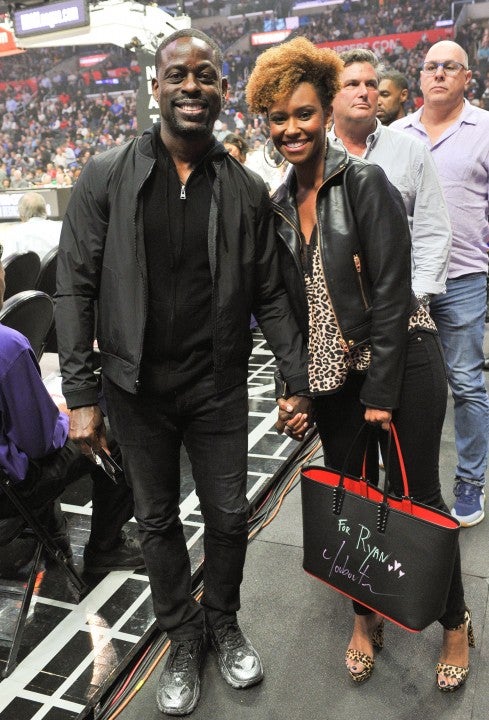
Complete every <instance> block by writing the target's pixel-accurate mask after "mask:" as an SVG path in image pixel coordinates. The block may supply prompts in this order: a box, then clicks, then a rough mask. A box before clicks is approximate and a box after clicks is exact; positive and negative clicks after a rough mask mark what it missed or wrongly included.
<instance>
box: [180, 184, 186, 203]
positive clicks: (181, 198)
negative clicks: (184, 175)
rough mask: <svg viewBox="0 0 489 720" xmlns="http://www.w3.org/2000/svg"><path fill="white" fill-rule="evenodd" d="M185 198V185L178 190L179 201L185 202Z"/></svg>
mask: <svg viewBox="0 0 489 720" xmlns="http://www.w3.org/2000/svg"><path fill="white" fill-rule="evenodd" d="M186 199H187V196H186V194H185V185H182V187H181V188H180V200H186Z"/></svg>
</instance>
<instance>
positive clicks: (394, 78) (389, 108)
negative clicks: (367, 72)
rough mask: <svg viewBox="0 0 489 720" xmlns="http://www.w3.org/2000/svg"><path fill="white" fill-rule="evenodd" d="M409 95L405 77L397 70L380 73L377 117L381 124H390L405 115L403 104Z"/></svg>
mask: <svg viewBox="0 0 489 720" xmlns="http://www.w3.org/2000/svg"><path fill="white" fill-rule="evenodd" d="M408 97H409V86H408V81H407V77H406V76H405V75H403V74H402V73H400V72H398V71H397V70H387V71H385V72H383V73H382V76H381V78H380V81H379V102H378V107H377V117H378V118H379V120H380V122H381V123H382V125H390V124H391V123H392V122H394V120H400V118H402V117H405V115H406V109H405V107H404V106H405V104H406V102H407V100H408Z"/></svg>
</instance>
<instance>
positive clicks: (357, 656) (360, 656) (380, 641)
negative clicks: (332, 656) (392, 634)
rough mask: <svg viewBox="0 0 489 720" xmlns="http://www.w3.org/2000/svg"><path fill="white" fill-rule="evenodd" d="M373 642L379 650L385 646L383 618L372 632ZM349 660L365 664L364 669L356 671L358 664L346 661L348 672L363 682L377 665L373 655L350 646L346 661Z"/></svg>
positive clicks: (357, 681)
mask: <svg viewBox="0 0 489 720" xmlns="http://www.w3.org/2000/svg"><path fill="white" fill-rule="evenodd" d="M372 644H373V646H374V648H375V649H377V650H381V649H382V648H383V647H384V621H383V620H381V621H380V622H379V623H378V625H376V627H375V628H374V631H373V632H372ZM348 660H351V661H353V662H354V663H362V665H363V670H360V672H355V668H356V665H348V662H346V667H347V669H348V673H349V675H350V677H351V679H352V680H353V681H354V682H356V683H362V682H365V680H368V679H369V677H370V676H371V674H372V673H373V671H374V666H375V660H374V658H373V657H370V655H367V653H364V652H361V651H360V650H353V648H348V650H347V651H346V654H345V661H348Z"/></svg>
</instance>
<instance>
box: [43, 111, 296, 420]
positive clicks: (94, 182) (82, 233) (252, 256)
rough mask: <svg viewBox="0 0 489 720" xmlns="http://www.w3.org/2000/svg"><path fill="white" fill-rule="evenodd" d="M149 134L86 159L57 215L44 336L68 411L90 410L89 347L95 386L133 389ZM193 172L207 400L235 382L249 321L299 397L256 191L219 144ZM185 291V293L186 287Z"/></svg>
mask: <svg viewBox="0 0 489 720" xmlns="http://www.w3.org/2000/svg"><path fill="white" fill-rule="evenodd" d="M155 132H159V124H157V125H155V126H154V127H153V128H150V129H149V130H147V131H145V132H144V133H143V135H142V136H141V137H140V138H136V139H134V140H132V141H130V142H128V143H127V144H125V145H123V146H121V147H119V148H115V149H113V150H108V151H107V152H105V153H101V154H100V155H97V156H95V157H94V158H92V159H91V160H90V162H89V163H87V165H86V167H85V169H84V171H83V173H82V174H81V176H80V178H79V180H78V182H77V184H76V186H75V187H74V189H73V193H72V196H71V198H70V202H69V204H68V208H67V212H66V216H65V218H64V221H63V228H62V232H61V239H60V246H59V255H58V273H57V300H56V326H57V337H58V347H59V355H60V364H61V371H62V376H63V393H64V395H65V398H66V402H67V405H68V407H69V408H74V407H80V406H84V405H92V404H96V403H97V399H98V397H97V377H96V375H94V373H93V372H92V366H93V363H92V361H91V360H92V348H93V340H94V336H95V337H96V338H97V341H98V346H99V349H100V353H101V363H102V370H103V373H104V375H105V376H106V377H107V378H108V379H109V380H111V381H112V382H114V383H115V384H116V385H118V386H119V387H121V388H123V389H124V390H126V391H128V392H130V393H137V391H138V389H139V374H140V367H141V358H142V354H143V340H144V332H145V324H146V317H147V305H148V282H147V271H146V259H145V250H144V234H143V227H142V223H143V220H142V216H143V213H142V203H141V190H142V188H143V186H144V183H145V182H146V181H147V179H148V178H149V176H150V173H151V172H152V170H153V168H154V166H155V158H154V155H153V152H152V148H151V133H155ZM205 162H209V163H212V167H213V170H214V172H213V173H211V175H212V177H213V178H214V180H213V187H212V201H211V208H210V213H209V227H208V238H209V240H208V252H209V264H210V268H211V276H212V324H213V366H214V377H215V384H216V391H217V392H220V391H223V390H226V389H229V388H231V387H233V386H235V385H237V384H239V383H241V382H246V379H247V370H248V359H249V355H250V352H251V348H252V338H251V332H250V329H249V324H250V315H251V313H253V314H254V315H255V317H256V318H257V319H258V321H259V323H260V327H261V329H262V330H263V332H264V334H265V337H266V339H267V341H268V343H269V345H270V348H271V350H272V352H273V353H274V355H275V356H276V358H277V362H278V366H279V368H280V371H281V373H282V374H283V376H284V377H285V378H286V379H287V383H288V385H289V387H290V389H291V392H292V393H295V392H296V391H302V390H305V389H307V384H308V380H307V350H306V347H305V344H304V340H303V338H302V335H301V333H300V331H299V328H298V326H297V322H296V320H295V318H294V314H293V312H292V310H291V306H290V303H289V299H288V297H287V294H286V292H285V289H284V287H283V284H282V281H281V278H280V270H279V263H278V256H277V251H276V243H275V239H274V234H273V212H272V209H271V203H270V198H269V196H268V192H267V190H266V187H265V184H264V182H263V181H262V179H261V178H259V177H258V176H257V175H256V174H255V173H252V172H250V171H249V170H247V169H245V168H243V166H242V165H241V164H240V163H238V162H237V161H235V160H234V158H232V157H231V156H230V155H229V154H228V153H227V152H226V150H225V149H224V147H223V146H222V145H221V144H220V143H216V144H215V146H214V148H213V149H212V150H211V152H209V153H208V155H207V156H206V160H205ZM188 288H189V292H191V291H192V279H191V278H189V279H188ZM95 315H96V318H97V320H96V331H95Z"/></svg>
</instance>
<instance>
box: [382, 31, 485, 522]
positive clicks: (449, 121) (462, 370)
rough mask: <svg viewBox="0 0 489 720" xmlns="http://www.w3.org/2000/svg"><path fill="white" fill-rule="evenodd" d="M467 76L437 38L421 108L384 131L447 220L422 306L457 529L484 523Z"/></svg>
mask: <svg viewBox="0 0 489 720" xmlns="http://www.w3.org/2000/svg"><path fill="white" fill-rule="evenodd" d="M471 77H472V73H471V71H470V70H469V69H468V58H467V53H466V52H465V50H464V49H463V48H462V47H461V46H460V45H458V44H457V43H455V42H452V41H450V40H443V41H441V42H438V43H436V44H435V45H433V46H432V47H431V48H430V50H429V51H428V53H427V55H426V58H425V61H424V63H423V65H422V68H421V91H422V93H423V97H424V105H423V107H421V108H420V109H419V110H418V111H417V112H415V113H414V114H413V115H408V116H407V117H405V118H402V119H401V120H398V121H396V122H395V123H393V124H392V126H391V127H394V128H397V129H402V130H406V131H407V132H409V133H410V134H411V135H414V136H415V137H418V138H420V139H421V140H422V141H423V142H424V143H425V144H426V145H427V146H428V147H429V149H430V151H431V154H432V157H433V159H434V161H435V164H436V166H437V168H438V172H439V176H440V181H441V184H442V187H443V190H444V193H445V199H446V201H447V205H448V210H449V213H450V219H451V223H452V233H453V240H452V249H451V253H450V264H449V269H448V280H447V292H446V294H445V295H438V296H437V297H435V298H433V300H432V302H431V304H430V309H431V313H432V316H433V318H434V320H435V322H436V324H437V326H438V330H439V333H440V338H441V341H442V344H443V349H444V352H445V359H446V366H447V373H448V380H449V383H450V387H451V390H452V395H453V398H454V407H455V445H456V449H457V467H456V471H455V485H454V494H455V504H454V507H453V509H452V515H454V517H456V518H458V520H459V521H460V523H461V525H462V526H463V527H470V526H472V525H476V524H477V523H479V522H481V520H482V519H483V518H484V500H485V498H484V485H485V473H486V469H487V454H488V440H489V399H488V396H487V392H486V388H485V382H484V373H483V367H484V352H483V342H484V329H485V328H484V322H485V314H486V276H487V265H488V257H487V252H488V241H489V222H488V215H489V201H488V189H489V113H487V112H486V111H485V110H481V109H480V108H477V107H474V106H473V105H471V104H470V103H469V102H468V100H466V99H465V97H464V90H465V87H466V85H467V83H468V82H469V81H470V79H471Z"/></svg>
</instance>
